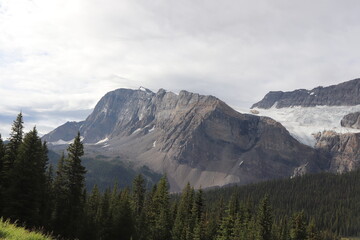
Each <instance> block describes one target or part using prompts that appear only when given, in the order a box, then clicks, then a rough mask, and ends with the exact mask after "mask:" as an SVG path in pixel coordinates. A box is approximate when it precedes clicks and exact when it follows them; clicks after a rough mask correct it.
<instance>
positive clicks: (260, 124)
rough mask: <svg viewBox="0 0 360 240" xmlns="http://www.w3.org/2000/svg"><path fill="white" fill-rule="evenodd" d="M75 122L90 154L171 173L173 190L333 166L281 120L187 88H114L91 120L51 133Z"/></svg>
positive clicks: (54, 136) (55, 138) (55, 137)
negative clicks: (245, 111)
mask: <svg viewBox="0 0 360 240" xmlns="http://www.w3.org/2000/svg"><path fill="white" fill-rule="evenodd" d="M74 126H76V127H78V129H75V130H78V131H80V133H81V136H82V137H83V141H84V143H85V144H86V145H85V146H86V153H87V154H88V155H94V154H96V155H98V154H101V155H103V156H107V157H112V158H118V157H120V158H121V159H127V160H128V161H130V162H131V163H132V165H133V166H135V167H140V166H143V165H146V166H148V167H150V168H151V169H152V170H154V171H156V172H159V173H166V174H167V176H168V178H169V182H170V185H171V189H172V190H173V191H178V190H180V189H182V188H183V187H184V186H185V185H186V183H187V182H190V183H191V184H192V185H194V186H195V187H197V188H198V187H200V186H202V187H203V188H205V187H211V186H222V185H226V184H230V183H238V184H247V183H252V182H257V181H262V180H267V179H273V178H279V177H290V176H293V175H294V174H295V175H296V174H303V173H306V172H318V171H323V170H326V169H327V168H328V162H327V159H326V158H324V157H323V156H322V155H320V154H319V153H318V151H317V150H315V149H313V148H311V147H308V146H305V145H303V144H300V143H299V142H297V141H296V140H295V139H294V138H293V137H291V136H290V134H289V132H288V131H287V130H286V129H285V128H284V127H283V126H282V125H281V124H280V123H278V122H276V121H274V120H272V119H270V118H267V117H259V116H255V115H248V114H240V113H238V112H236V111H235V110H233V109H232V108H230V107H229V106H228V105H226V104H225V103H224V102H222V101H221V100H219V99H217V98H216V97H213V96H203V95H199V94H195V93H190V92H187V91H181V92H180V93H179V94H178V95H177V94H174V93H172V92H166V91H165V90H163V89H160V90H159V91H158V92H157V93H153V92H151V91H150V90H147V89H142V90H130V89H118V90H115V91H112V92H109V93H107V94H106V95H105V96H104V97H103V98H102V99H101V100H100V101H99V103H98V104H97V105H96V107H95V109H94V111H93V112H92V113H91V114H90V116H89V117H88V118H87V119H86V120H85V121H83V122H81V123H78V125H75V124H72V125H71V129H70V126H69V124H67V125H63V126H61V127H59V128H57V129H55V130H54V131H52V132H51V133H49V134H48V135H45V136H44V137H43V139H45V140H47V141H49V142H59V140H65V137H67V135H66V134H65V133H69V132H72V131H73V130H74V129H73V128H74ZM68 127H69V128H68ZM76 127H75V128H76ZM63 133H64V135H62V134H63ZM50 147H51V144H50ZM299 167H301V169H302V170H301V171H296V169H298V168H299ZM294 171H296V173H294Z"/></svg>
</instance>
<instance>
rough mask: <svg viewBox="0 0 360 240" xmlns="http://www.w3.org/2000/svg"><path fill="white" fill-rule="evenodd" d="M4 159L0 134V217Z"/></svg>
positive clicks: (3, 148) (2, 204)
mask: <svg viewBox="0 0 360 240" xmlns="http://www.w3.org/2000/svg"><path fill="white" fill-rule="evenodd" d="M4 157H5V146H4V142H3V140H2V138H1V134H0V216H2V213H3V206H4V202H3V199H4V196H3V192H4V186H3V185H4V179H3V178H4V171H3V165H4Z"/></svg>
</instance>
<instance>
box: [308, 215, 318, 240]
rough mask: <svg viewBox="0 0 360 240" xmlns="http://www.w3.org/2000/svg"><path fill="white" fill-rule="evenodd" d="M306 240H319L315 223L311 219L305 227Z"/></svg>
mask: <svg viewBox="0 0 360 240" xmlns="http://www.w3.org/2000/svg"><path fill="white" fill-rule="evenodd" d="M306 239H307V240H321V237H320V235H319V232H318V231H317V229H316V225H315V221H314V219H312V220H311V221H310V223H309V226H308V227H307V238H306Z"/></svg>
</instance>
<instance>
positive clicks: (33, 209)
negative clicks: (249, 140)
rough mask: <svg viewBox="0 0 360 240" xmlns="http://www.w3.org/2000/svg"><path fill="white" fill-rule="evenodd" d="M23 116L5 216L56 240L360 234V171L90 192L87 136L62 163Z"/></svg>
mask: <svg viewBox="0 0 360 240" xmlns="http://www.w3.org/2000/svg"><path fill="white" fill-rule="evenodd" d="M23 128H24V127H23V116H22V114H21V113H20V114H19V115H18V116H17V118H16V120H15V121H14V123H13V126H12V129H11V134H10V137H9V141H8V142H7V143H6V144H5V143H4V142H3V141H2V140H1V137H0V173H1V174H0V216H1V217H2V218H3V219H7V221H10V222H16V223H17V224H20V225H22V226H25V227H26V228H28V229H41V230H42V231H43V232H44V233H46V234H51V235H52V236H54V239H86V240H91V239H123V240H130V239H132V240H240V239H243V240H248V239H249V240H252V239H256V240H270V239H271V240H315V239H318V240H320V239H321V240H322V239H323V240H327V239H329V240H330V239H340V236H356V235H359V233H360V215H359V214H358V213H359V210H360V199H359V198H360V194H359V193H360V187H359V184H357V182H358V181H359V177H360V172H359V171H356V172H351V173H348V174H343V175H334V174H318V175H309V176H303V177H299V178H294V179H287V180H276V181H269V182H264V183H258V184H252V185H249V186H228V187H223V188H218V189H211V190H202V189H199V190H195V189H194V188H193V187H192V186H191V185H190V184H187V185H186V187H185V188H184V189H183V191H182V192H181V193H176V194H175V193H173V194H171V193H170V192H169V186H168V182H167V178H166V176H163V177H162V178H161V179H160V180H159V181H158V182H157V183H156V184H154V185H153V186H152V187H151V188H150V189H148V188H147V187H146V186H147V183H146V180H145V178H144V177H143V176H142V175H138V176H136V177H135V178H134V180H133V183H132V186H130V187H121V188H120V187H118V185H117V184H114V186H113V187H111V188H107V189H106V190H104V191H102V190H99V188H98V186H97V185H94V187H93V188H92V190H91V191H89V192H87V191H86V188H85V186H86V185H85V174H86V169H85V167H84V166H83V163H82V156H83V155H84V146H83V144H82V142H81V138H80V134H79V133H78V134H77V136H75V138H74V141H73V143H72V144H70V145H69V147H68V148H67V151H66V152H64V153H63V154H62V155H61V157H60V159H59V160H58V163H57V166H56V170H54V168H53V167H52V166H51V165H50V164H49V159H48V149H47V145H46V143H45V142H42V141H41V139H40V137H39V136H38V132H37V130H36V128H35V127H34V128H33V129H32V130H31V131H29V132H27V133H26V134H24V130H23Z"/></svg>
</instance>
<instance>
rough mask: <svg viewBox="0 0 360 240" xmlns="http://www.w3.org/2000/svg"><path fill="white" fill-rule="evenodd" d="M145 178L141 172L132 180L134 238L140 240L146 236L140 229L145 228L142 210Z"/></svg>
mask: <svg viewBox="0 0 360 240" xmlns="http://www.w3.org/2000/svg"><path fill="white" fill-rule="evenodd" d="M145 192H146V189H145V180H144V178H143V176H142V175H141V174H139V175H138V176H137V177H136V178H135V179H134V182H133V194H132V208H133V212H134V220H135V223H136V224H135V235H134V240H142V239H144V238H145V237H146V235H144V232H143V231H142V230H143V229H144V228H145V226H144V225H145V214H144V211H143V208H144V201H145Z"/></svg>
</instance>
